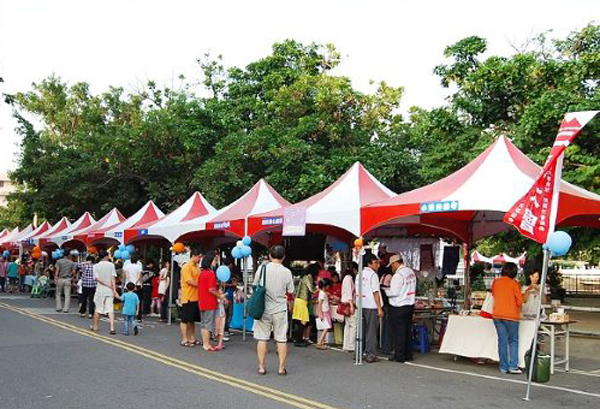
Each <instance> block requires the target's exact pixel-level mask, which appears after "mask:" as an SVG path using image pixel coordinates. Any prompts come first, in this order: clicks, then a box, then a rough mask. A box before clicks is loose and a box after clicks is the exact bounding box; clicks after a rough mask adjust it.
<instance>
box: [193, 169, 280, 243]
mask: <svg viewBox="0 0 600 409" xmlns="http://www.w3.org/2000/svg"><path fill="white" fill-rule="evenodd" d="M287 206H290V202H288V201H287V200H285V199H284V198H283V197H282V196H281V195H280V194H279V193H277V191H276V190H275V189H273V187H272V186H271V185H269V184H268V183H267V182H266V181H265V180H264V179H261V180H259V181H258V182H256V184H255V185H254V186H252V188H251V189H250V190H249V191H247V192H246V193H245V194H244V195H243V196H242V197H240V198H239V199H237V200H236V201H235V202H233V203H231V204H230V205H228V206H226V207H224V208H223V209H221V210H219V211H218V213H217V215H216V216H214V217H213V218H212V219H211V220H209V221H207V222H206V229H207V230H221V231H223V232H225V233H229V234H232V235H234V236H237V237H243V236H244V235H246V234H251V233H250V232H249V231H247V226H246V220H247V219H248V218H250V217H251V216H253V215H258V214H262V213H266V212H270V211H272V210H275V209H281V208H283V207H287ZM197 230H200V229H197ZM190 231H193V230H190Z"/></svg>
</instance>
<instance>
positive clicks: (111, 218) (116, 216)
mask: <svg viewBox="0 0 600 409" xmlns="http://www.w3.org/2000/svg"><path fill="white" fill-rule="evenodd" d="M123 221H125V216H123V215H122V214H121V212H120V211H119V209H117V208H116V207H114V208H113V209H112V210H111V211H110V212H108V213H106V214H105V215H104V216H103V217H102V218H101V219H100V220H98V221H97V222H95V223H92V224H91V225H90V226H88V227H86V228H84V229H81V230H79V231H77V232H75V233H73V237H72V239H74V240H79V241H81V242H82V243H85V244H88V242H89V241H88V235H89V234H92V233H94V232H96V231H99V230H102V229H106V228H108V227H112V226H116V225H117V224H119V223H122V222H123Z"/></svg>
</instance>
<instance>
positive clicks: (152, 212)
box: [88, 200, 165, 243]
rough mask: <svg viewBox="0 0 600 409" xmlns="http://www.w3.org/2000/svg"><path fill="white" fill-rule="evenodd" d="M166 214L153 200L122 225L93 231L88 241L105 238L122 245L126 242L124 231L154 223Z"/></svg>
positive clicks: (118, 224)
mask: <svg viewBox="0 0 600 409" xmlns="http://www.w3.org/2000/svg"><path fill="white" fill-rule="evenodd" d="M164 215H165V214H164V213H163V212H162V211H161V210H160V209H159V208H158V207H157V206H156V205H155V204H154V202H153V201H152V200H149V201H148V202H147V203H146V204H145V205H144V206H143V207H142V208H141V209H140V210H138V211H137V212H136V213H135V214H134V215H133V216H131V217H130V218H128V219H127V220H124V221H122V222H121V223H117V224H114V225H112V226H107V227H104V228H102V229H98V230H95V231H92V232H90V233H89V234H88V241H89V242H90V243H91V242H93V241H96V240H99V239H102V238H104V237H107V238H110V239H113V240H117V241H118V242H120V243H123V242H124V237H123V236H124V231H125V230H126V229H135V228H137V227H139V226H141V225H144V224H147V223H150V222H154V221H156V220H158V219H160V218H161V217H163V216H164Z"/></svg>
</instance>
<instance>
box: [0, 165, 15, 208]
mask: <svg viewBox="0 0 600 409" xmlns="http://www.w3.org/2000/svg"><path fill="white" fill-rule="evenodd" d="M14 190H15V186H14V185H13V184H12V182H11V181H10V179H9V178H8V175H6V174H5V173H0V206H5V205H6V197H7V196H8V194H9V193H11V192H13V191H14Z"/></svg>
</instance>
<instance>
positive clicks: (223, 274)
mask: <svg viewBox="0 0 600 409" xmlns="http://www.w3.org/2000/svg"><path fill="white" fill-rule="evenodd" d="M217 278H218V279H219V281H221V282H222V283H225V282H227V281H229V279H230V278H231V270H229V267H227V266H219V268H217Z"/></svg>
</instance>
